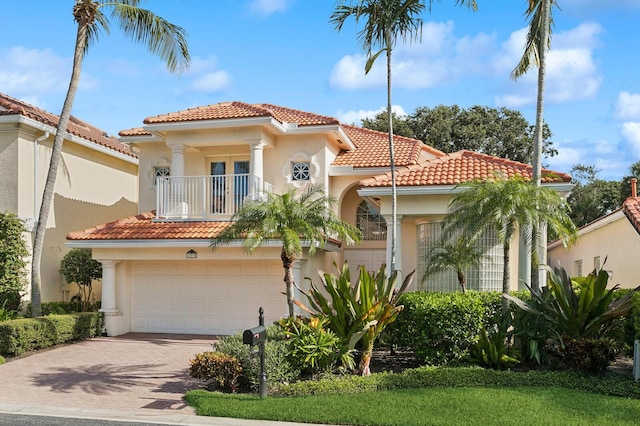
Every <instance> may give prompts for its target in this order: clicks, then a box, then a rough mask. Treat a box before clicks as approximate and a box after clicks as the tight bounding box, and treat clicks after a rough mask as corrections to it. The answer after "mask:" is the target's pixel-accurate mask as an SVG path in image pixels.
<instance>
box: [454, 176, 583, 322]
mask: <svg viewBox="0 0 640 426" xmlns="http://www.w3.org/2000/svg"><path fill="white" fill-rule="evenodd" d="M461 189H462V190H461V191H460V192H458V193H457V194H455V195H454V196H453V198H452V199H451V202H450V205H449V210H450V211H449V214H448V215H447V217H446V218H445V220H444V224H445V230H446V234H449V235H452V234H453V235H455V234H456V233H458V232H460V233H462V235H463V236H464V237H465V238H467V239H468V240H471V241H475V240H476V239H478V238H479V237H480V236H481V235H482V234H483V233H485V232H486V231H487V230H489V229H491V228H493V229H494V230H495V231H496V235H497V237H498V241H500V243H501V244H502V248H503V254H504V270H503V276H502V290H503V293H508V292H509V291H510V280H511V278H510V274H509V263H510V256H509V253H510V250H511V240H512V239H513V237H514V235H515V232H516V231H517V230H518V229H519V228H520V229H522V228H524V227H527V226H531V225H533V224H535V223H541V222H545V223H547V225H548V227H549V229H550V230H551V231H553V232H555V233H556V234H557V235H558V236H559V237H560V238H561V239H562V240H563V241H564V242H565V244H569V243H572V242H573V241H575V239H576V238H577V228H576V227H575V225H574V224H573V222H572V221H571V218H570V217H569V206H568V205H567V202H566V200H565V199H564V198H562V197H561V196H560V195H559V194H558V193H557V192H556V191H554V190H553V189H551V188H547V187H540V186H536V185H534V184H532V183H531V182H527V181H525V180H524V179H523V178H521V177H517V176H516V177H512V178H510V179H505V178H503V177H502V176H500V175H495V176H494V177H493V178H492V179H489V180H486V181H484V180H483V181H481V180H476V181H472V182H469V183H465V184H462V185H461ZM506 307H507V304H506V300H505V301H504V304H503V308H505V309H506Z"/></svg>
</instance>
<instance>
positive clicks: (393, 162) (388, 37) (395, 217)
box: [385, 30, 398, 275]
mask: <svg viewBox="0 0 640 426" xmlns="http://www.w3.org/2000/svg"><path fill="white" fill-rule="evenodd" d="M385 43H386V47H387V115H388V117H389V161H390V166H391V265H389V274H390V275H392V274H393V273H394V272H395V270H396V244H397V240H398V237H397V235H396V229H397V227H396V222H397V220H398V212H397V189H396V160H395V152H394V148H393V113H392V111H391V34H390V33H389V30H387V32H386V34H385Z"/></svg>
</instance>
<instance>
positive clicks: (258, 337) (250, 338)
mask: <svg viewBox="0 0 640 426" xmlns="http://www.w3.org/2000/svg"><path fill="white" fill-rule="evenodd" d="M266 339H267V330H266V329H265V328H264V326H262V325H259V326H257V327H253V328H250V329H248V330H245V331H244V333H242V343H244V344H245V345H251V346H255V345H257V344H259V343H264V341H265V340H266Z"/></svg>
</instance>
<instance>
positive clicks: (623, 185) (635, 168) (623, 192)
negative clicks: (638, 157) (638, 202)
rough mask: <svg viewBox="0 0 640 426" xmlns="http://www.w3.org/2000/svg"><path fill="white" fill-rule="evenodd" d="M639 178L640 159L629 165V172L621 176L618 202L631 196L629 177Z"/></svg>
mask: <svg viewBox="0 0 640 426" xmlns="http://www.w3.org/2000/svg"><path fill="white" fill-rule="evenodd" d="M632 178H636V179H640V161H636V162H635V163H633V164H632V165H631V166H629V174H628V175H626V176H625V177H623V178H622V181H621V182H620V203H622V202H623V201H624V200H626V199H627V198H629V197H631V179H632Z"/></svg>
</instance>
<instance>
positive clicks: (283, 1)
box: [249, 0, 289, 16]
mask: <svg viewBox="0 0 640 426" xmlns="http://www.w3.org/2000/svg"><path fill="white" fill-rule="evenodd" d="M288 7H289V1H288V0H253V1H251V2H250V3H249V11H250V12H251V13H255V14H258V15H262V16H269V15H272V14H274V13H276V12H284V11H285V10H287V8H288Z"/></svg>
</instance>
